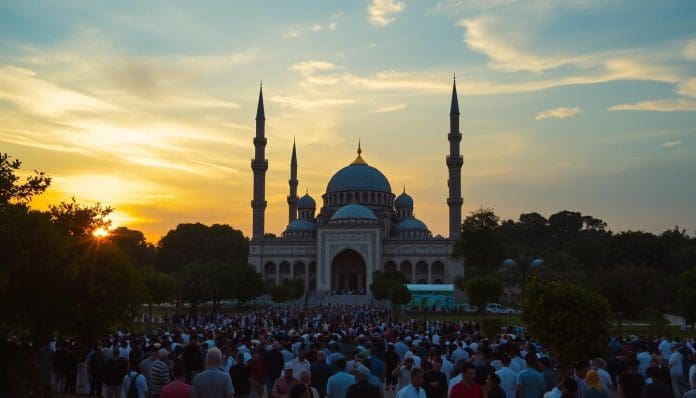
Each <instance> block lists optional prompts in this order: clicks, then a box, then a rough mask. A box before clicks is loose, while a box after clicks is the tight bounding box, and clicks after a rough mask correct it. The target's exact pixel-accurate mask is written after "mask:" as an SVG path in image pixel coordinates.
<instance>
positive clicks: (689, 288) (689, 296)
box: [677, 268, 696, 328]
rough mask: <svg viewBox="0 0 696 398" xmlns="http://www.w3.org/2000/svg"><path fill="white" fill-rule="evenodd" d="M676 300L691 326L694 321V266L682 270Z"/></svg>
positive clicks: (695, 313) (695, 280)
mask: <svg viewBox="0 0 696 398" xmlns="http://www.w3.org/2000/svg"><path fill="white" fill-rule="evenodd" d="M677 300H678V303H679V309H680V310H681V311H680V312H681V314H682V315H683V316H684V317H685V318H686V323H687V324H689V325H691V327H692V328H693V327H694V323H696V268H694V269H692V270H691V271H687V272H684V273H683V274H682V275H681V277H680V278H679V290H678V291H677Z"/></svg>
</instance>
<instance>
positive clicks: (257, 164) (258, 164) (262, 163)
mask: <svg viewBox="0 0 696 398" xmlns="http://www.w3.org/2000/svg"><path fill="white" fill-rule="evenodd" d="M251 169H252V170H254V171H263V172H265V171H266V170H268V159H251Z"/></svg>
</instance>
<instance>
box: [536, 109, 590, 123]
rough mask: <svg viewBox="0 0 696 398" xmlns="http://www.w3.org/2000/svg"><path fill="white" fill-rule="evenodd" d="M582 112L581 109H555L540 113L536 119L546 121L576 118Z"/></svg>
mask: <svg viewBox="0 0 696 398" xmlns="http://www.w3.org/2000/svg"><path fill="white" fill-rule="evenodd" d="M581 112H582V109H580V108H577V107H576V108H553V109H547V110H545V111H542V112H539V113H538V114H537V115H536V117H535V119H536V120H544V119H549V118H556V119H565V118H568V117H571V116H575V115H577V114H579V113H581Z"/></svg>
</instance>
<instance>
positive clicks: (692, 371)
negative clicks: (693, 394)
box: [689, 363, 696, 390]
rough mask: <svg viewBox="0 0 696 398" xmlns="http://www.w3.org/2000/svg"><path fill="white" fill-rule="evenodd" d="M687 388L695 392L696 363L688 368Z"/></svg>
mask: <svg viewBox="0 0 696 398" xmlns="http://www.w3.org/2000/svg"><path fill="white" fill-rule="evenodd" d="M689 387H690V388H691V389H692V390H696V363H694V364H693V365H691V367H690V368H689Z"/></svg>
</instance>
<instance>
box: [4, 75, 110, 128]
mask: <svg viewBox="0 0 696 398" xmlns="http://www.w3.org/2000/svg"><path fill="white" fill-rule="evenodd" d="M0 99H3V100H5V101H8V102H11V103H14V104H15V105H17V106H19V107H21V108H23V109H25V110H27V111H30V112H32V113H35V114H39V115H49V116H55V115H61V114H65V113H68V112H90V111H107V110H110V111H113V110H115V109H116V107H115V106H113V105H111V104H109V103H107V102H104V101H102V100H100V99H98V98H95V97H93V96H90V95H88V94H84V93H80V92H78V91H75V90H71V89H67V88H63V87H60V86H58V85H56V84H53V83H50V82H47V81H45V80H43V79H41V78H40V77H39V76H38V75H37V74H36V73H35V72H33V71H31V70H29V69H24V68H19V67H15V66H3V67H0Z"/></svg>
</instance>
